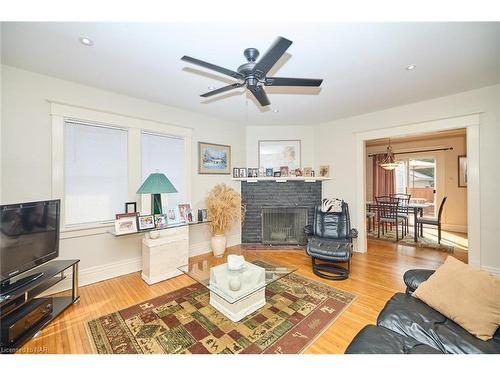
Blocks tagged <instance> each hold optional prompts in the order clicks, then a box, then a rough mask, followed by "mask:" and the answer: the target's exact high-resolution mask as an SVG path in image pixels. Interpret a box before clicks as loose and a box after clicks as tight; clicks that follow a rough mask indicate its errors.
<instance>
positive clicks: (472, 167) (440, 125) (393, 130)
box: [354, 113, 481, 266]
mask: <svg viewBox="0 0 500 375" xmlns="http://www.w3.org/2000/svg"><path fill="white" fill-rule="evenodd" d="M479 123H480V114H479V113H474V114H470V115H465V116H459V117H453V118H447V119H438V120H430V121H426V122H421V123H416V124H409V125H400V126H394V127H390V128H382V129H375V130H369V131H364V132H359V133H355V134H354V135H355V138H356V181H358V183H357V184H356V201H357V202H360V204H358V205H356V206H357V210H356V213H355V217H356V224H357V229H358V232H359V236H358V241H357V249H356V251H358V252H362V253H364V252H366V251H367V238H366V205H365V204H364V202H365V201H366V147H365V142H366V141H368V140H370V139H378V138H388V137H395V136H404V135H418V134H421V133H429V132H434V131H442V130H451V129H461V128H466V129H467V182H468V186H467V202H471V203H472V202H473V204H469V203H468V209H467V227H468V238H469V264H473V265H477V266H479V265H480V263H481V262H480V260H481V250H480V249H481V238H480V237H481V224H480V218H481V202H480V178H479V169H480V168H479V149H480V144H479Z"/></svg>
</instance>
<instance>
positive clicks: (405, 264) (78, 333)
mask: <svg viewBox="0 0 500 375" xmlns="http://www.w3.org/2000/svg"><path fill="white" fill-rule="evenodd" d="M238 248H240V246H238ZM252 251H255V252H259V254H262V255H263V256H265V257H267V258H269V259H270V260H274V261H276V262H280V263H284V264H289V265H293V266H295V267H297V268H298V270H297V273H299V274H301V275H303V276H306V277H309V278H312V279H314V280H317V281H320V282H324V283H326V284H329V285H332V286H334V287H336V288H339V289H343V290H346V291H349V292H351V293H354V294H356V295H357V298H356V300H355V301H354V302H353V303H352V304H351V306H350V307H349V308H348V309H347V310H346V311H345V312H344V313H343V314H341V315H340V317H339V318H338V319H337V321H335V322H334V323H333V324H332V325H331V326H330V327H329V328H328V329H327V330H326V331H325V332H324V333H323V334H322V335H321V336H320V337H319V338H318V339H317V340H316V341H315V342H314V343H313V344H312V345H311V346H310V347H309V348H308V350H307V351H306V353H343V352H344V350H345V348H346V347H347V345H348V344H349V342H350V341H351V340H352V338H353V337H354V336H355V335H356V333H357V332H358V331H359V330H360V329H361V328H363V327H364V326H365V325H366V324H369V323H374V322H375V320H376V317H377V315H378V313H379V312H380V310H381V309H382V308H383V306H384V304H385V303H386V301H387V300H388V299H389V298H390V297H391V296H392V295H393V294H394V293H395V292H401V291H404V289H405V287H404V283H403V280H402V275H403V273H404V272H405V271H406V270H408V269H411V268H436V267H437V266H439V265H440V264H441V263H442V262H443V261H444V259H445V258H446V256H447V254H446V253H444V252H439V251H436V250H430V249H425V248H416V247H414V246H404V245H396V244H394V243H388V242H385V241H378V240H370V241H369V250H368V252H367V253H364V254H360V253H354V256H353V261H352V268H351V269H352V271H351V275H350V277H349V278H348V279H347V280H343V281H329V280H324V279H320V278H318V277H317V276H315V275H314V274H313V273H312V271H311V262H310V258H309V257H308V256H307V255H305V253H304V251H300V250H286V249H284V250H280V249H278V250H277V249H276V248H273V250H267V249H266V250H252ZM457 254H458V255H457V257H458V258H459V259H461V260H463V261H464V260H465V261H466V259H464V256H465V258H466V254H467V253H457ZM464 254H465V255H464ZM192 283H193V280H192V279H191V278H189V277H188V276H185V275H183V276H179V277H175V278H173V279H170V280H166V281H163V282H161V283H158V284H155V285H152V286H149V285H147V284H146V283H145V282H144V281H142V279H141V276H140V273H139V272H135V273H131V274H128V275H124V276H120V277H117V278H114V279H110V280H106V281H102V282H99V283H96V284H92V285H87V286H85V287H81V288H80V297H81V298H80V302H79V303H77V304H75V305H73V306H72V307H70V308H69V309H68V310H66V311H65V312H64V313H63V314H62V315H61V316H60V317H59V318H57V319H56V320H55V321H54V322H52V323H51V324H50V325H49V326H47V327H46V328H45V329H44V330H43V331H42V332H41V335H40V336H39V337H37V338H34V339H32V340H31V341H29V342H28V343H27V344H25V345H24V346H23V348H22V349H21V351H20V352H21V353H39V352H43V353H91V347H90V344H89V342H88V339H87V333H86V330H85V322H86V321H88V320H90V319H94V318H97V317H99V316H101V315H105V314H108V313H111V312H114V311H117V310H120V309H123V308H125V307H128V306H130V305H134V304H137V303H139V302H141V301H144V300H147V299H150V298H153V297H156V296H159V295H162V294H165V293H168V292H171V291H173V290H176V289H179V288H181V287H183V286H186V285H189V284H192Z"/></svg>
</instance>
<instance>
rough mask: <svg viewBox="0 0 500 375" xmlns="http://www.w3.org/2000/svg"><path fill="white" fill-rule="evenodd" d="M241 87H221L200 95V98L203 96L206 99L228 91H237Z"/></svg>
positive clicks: (238, 85)
mask: <svg viewBox="0 0 500 375" xmlns="http://www.w3.org/2000/svg"><path fill="white" fill-rule="evenodd" d="M241 86H243V84H242V83H233V84H232V85H229V86H224V87H221V88H220V89H217V90H213V91H209V92H206V93H204V94H201V95H200V96H203V97H204V98H208V97H210V96H212V95H217V94H220V93H223V92H226V91H229V90H233V89H237V88H238V87H241Z"/></svg>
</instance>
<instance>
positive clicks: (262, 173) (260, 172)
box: [259, 167, 266, 177]
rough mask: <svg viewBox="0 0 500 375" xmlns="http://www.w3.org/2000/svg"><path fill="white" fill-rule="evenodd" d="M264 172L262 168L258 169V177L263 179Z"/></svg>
mask: <svg viewBox="0 0 500 375" xmlns="http://www.w3.org/2000/svg"><path fill="white" fill-rule="evenodd" d="M265 175H266V170H265V169H264V168H262V167H260V168H259V177H265Z"/></svg>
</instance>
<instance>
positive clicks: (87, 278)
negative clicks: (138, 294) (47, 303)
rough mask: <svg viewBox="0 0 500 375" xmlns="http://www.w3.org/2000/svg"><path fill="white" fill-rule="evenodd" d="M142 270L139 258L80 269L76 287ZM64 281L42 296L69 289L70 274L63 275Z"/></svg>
mask: <svg viewBox="0 0 500 375" xmlns="http://www.w3.org/2000/svg"><path fill="white" fill-rule="evenodd" d="M141 269H142V259H141V257H137V258H130V259H124V260H121V261H118V262H113V263H107V264H103V265H100V266H94V267H89V268H85V269H81V270H79V272H78V281H79V282H78V285H79V286H80V287H82V286H85V285H89V284H94V283H97V282H99V281H103V280H108V279H112V278H114V277H118V276H122V275H126V274H128V273H132V272H137V271H140V270H141ZM65 276H66V279H64V280H63V281H61V282H60V283H58V284H56V285H55V286H54V287H52V288H50V289H48V290H47V291H46V292H45V293H44V294H43V295H48V294H53V293H58V292H62V291H65V290H69V289H71V276H72V274H71V272H68V273H66V274H65Z"/></svg>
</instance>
